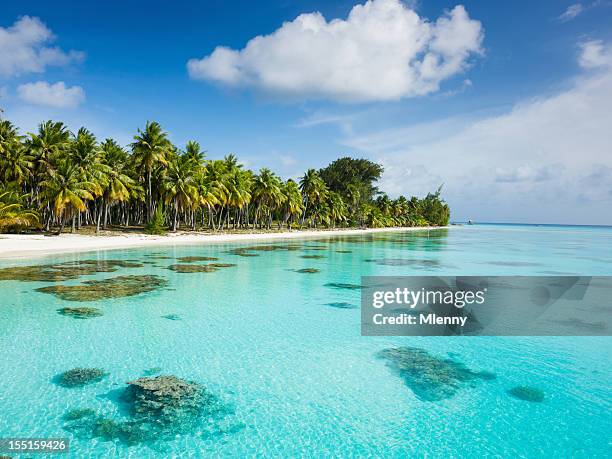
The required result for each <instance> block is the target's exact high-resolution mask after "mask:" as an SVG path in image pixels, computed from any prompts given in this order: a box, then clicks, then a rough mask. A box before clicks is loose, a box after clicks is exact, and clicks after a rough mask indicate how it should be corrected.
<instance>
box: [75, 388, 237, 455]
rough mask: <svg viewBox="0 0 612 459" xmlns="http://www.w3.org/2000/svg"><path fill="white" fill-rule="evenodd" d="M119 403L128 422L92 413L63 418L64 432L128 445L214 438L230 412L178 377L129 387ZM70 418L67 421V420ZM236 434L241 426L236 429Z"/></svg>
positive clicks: (215, 399) (209, 394)
mask: <svg viewBox="0 0 612 459" xmlns="http://www.w3.org/2000/svg"><path fill="white" fill-rule="evenodd" d="M127 384H128V387H127V388H126V389H125V390H124V391H123V393H122V395H121V396H120V400H121V402H122V403H124V404H125V407H126V409H127V410H128V412H129V417H128V418H127V419H125V418H124V419H122V420H115V419H110V418H108V417H105V416H97V415H95V414H94V413H92V411H93V410H91V411H87V412H84V413H83V415H82V416H76V415H72V416H67V415H65V416H64V419H65V420H67V421H70V422H68V423H66V424H65V425H64V429H66V430H68V431H70V432H73V433H75V434H77V435H78V436H81V437H89V438H101V439H102V440H104V441H114V440H119V441H121V442H122V443H124V444H127V445H135V444H138V443H151V444H155V443H157V442H159V441H162V440H174V439H175V438H176V436H177V435H180V434H189V433H194V432H195V431H196V429H197V431H198V432H202V431H204V432H207V433H210V434H215V433H216V432H218V431H219V427H220V426H222V425H221V424H220V418H221V417H223V416H225V415H226V414H228V410H227V408H226V407H225V406H224V405H223V404H222V403H221V401H220V400H219V399H218V398H217V397H216V396H214V395H212V394H211V393H210V392H208V390H207V389H206V388H205V387H204V386H202V385H200V384H197V383H194V382H191V381H185V380H183V379H180V378H177V377H176V376H157V377H144V378H139V379H137V380H135V381H130V382H128V383H127ZM66 416H67V417H66ZM231 427H232V426H231V425H230V429H229V430H228V432H232V431H237V430H239V428H240V425H236V426H235V427H236V428H235V429H234V430H231Z"/></svg>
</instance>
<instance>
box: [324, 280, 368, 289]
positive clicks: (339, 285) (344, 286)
mask: <svg viewBox="0 0 612 459" xmlns="http://www.w3.org/2000/svg"><path fill="white" fill-rule="evenodd" d="M325 287H329V288H335V289H340V290H360V289H362V288H364V287H363V286H362V285H358V284H347V283H344V282H329V283H327V284H325Z"/></svg>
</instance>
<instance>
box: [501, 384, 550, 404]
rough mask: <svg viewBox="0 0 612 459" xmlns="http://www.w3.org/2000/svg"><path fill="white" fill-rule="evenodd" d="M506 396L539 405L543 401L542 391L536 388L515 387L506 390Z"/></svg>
mask: <svg viewBox="0 0 612 459" xmlns="http://www.w3.org/2000/svg"><path fill="white" fill-rule="evenodd" d="M508 394H509V395H511V396H513V397H514V398H518V399H520V400H525V401H527V402H535V403H541V402H543V401H544V391H542V390H541V389H538V388H537V387H529V386H516V387H513V388H512V389H510V390H508Z"/></svg>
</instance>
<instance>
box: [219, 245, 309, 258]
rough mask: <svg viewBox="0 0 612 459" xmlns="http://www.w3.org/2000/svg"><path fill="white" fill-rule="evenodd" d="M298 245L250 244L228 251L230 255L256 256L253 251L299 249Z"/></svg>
mask: <svg viewBox="0 0 612 459" xmlns="http://www.w3.org/2000/svg"><path fill="white" fill-rule="evenodd" d="M301 248H302V246H300V245H280V244H279V245H252V246H248V247H237V248H235V249H232V250H230V251H229V252H228V253H231V254H232V255H238V256H239V257H257V256H259V255H258V254H257V253H254V252H274V251H277V250H285V251H295V250H300V249H301Z"/></svg>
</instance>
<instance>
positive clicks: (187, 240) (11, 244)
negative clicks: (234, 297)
mask: <svg viewBox="0 0 612 459" xmlns="http://www.w3.org/2000/svg"><path fill="white" fill-rule="evenodd" d="M430 229H436V228H432V227H419V228H370V229H337V230H306V231H301V230H296V231H285V232H277V233H244V234H242V233H239V234H236V233H234V234H214V233H177V234H168V235H166V236H150V235H147V234H117V235H113V236H86V235H80V234H62V235H61V236H44V235H39V234H35V235H33V234H28V235H22V234H3V235H0V259H10V258H13V259H14V258H30V257H38V256H45V255H53V254H58V253H66V252H90V251H96V250H107V249H122V248H130V247H147V246H161V245H181V244H194V245H195V244H208V243H219V242H221V243H222V242H236V241H265V240H276V239H297V238H309V237H322V236H329V235H355V234H366V233H382V232H392V231H419V230H430Z"/></svg>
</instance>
